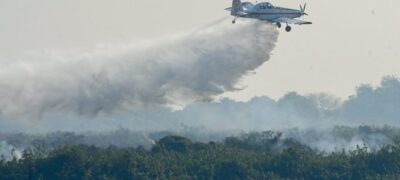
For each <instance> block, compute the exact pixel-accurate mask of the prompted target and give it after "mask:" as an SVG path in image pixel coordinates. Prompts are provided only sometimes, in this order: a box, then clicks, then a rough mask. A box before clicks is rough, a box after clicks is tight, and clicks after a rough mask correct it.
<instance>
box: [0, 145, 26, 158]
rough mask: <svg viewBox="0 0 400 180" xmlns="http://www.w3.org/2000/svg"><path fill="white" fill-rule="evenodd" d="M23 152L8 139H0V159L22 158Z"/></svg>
mask: <svg viewBox="0 0 400 180" xmlns="http://www.w3.org/2000/svg"><path fill="white" fill-rule="evenodd" d="M21 157H22V152H21V151H20V150H18V149H16V148H15V147H14V146H13V145H11V144H8V143H7V142H6V141H0V160H1V159H2V158H4V160H11V159H13V158H16V159H20V158H21Z"/></svg>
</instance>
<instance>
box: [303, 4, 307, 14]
mask: <svg viewBox="0 0 400 180" xmlns="http://www.w3.org/2000/svg"><path fill="white" fill-rule="evenodd" d="M306 7H307V3H304V6H303V12H304V11H306Z"/></svg>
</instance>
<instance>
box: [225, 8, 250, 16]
mask: <svg viewBox="0 0 400 180" xmlns="http://www.w3.org/2000/svg"><path fill="white" fill-rule="evenodd" d="M225 10H226V11H232V7H228V8H225ZM247 14H248V13H247V12H244V11H238V12H237V15H239V16H245V15H247Z"/></svg>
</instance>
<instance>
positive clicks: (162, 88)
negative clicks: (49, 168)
mask: <svg viewBox="0 0 400 180" xmlns="http://www.w3.org/2000/svg"><path fill="white" fill-rule="evenodd" d="M277 35H278V31H277V30H276V29H275V28H274V27H273V26H271V25H268V24H266V23H259V22H255V21H241V22H240V23H238V24H236V25H230V24H228V22H227V21H222V22H220V23H218V24H216V25H213V26H211V27H208V28H205V29H202V30H198V31H196V32H193V33H188V34H185V35H181V36H179V37H175V38H169V39H168V40H165V41H162V42H156V43H154V45H152V46H147V47H145V48H144V47H143V46H141V45H140V44H132V45H127V46H126V47H124V48H121V49H119V50H115V49H114V50H110V49H107V50H104V49H103V50H101V51H94V52H91V53H83V54H79V55H76V54H75V55H74V54H72V55H71V54H69V55H68V54H60V53H54V52H52V53H45V54H41V53H37V52H36V53H31V54H28V55H25V56H24V57H20V58H18V59H13V60H5V59H2V60H1V66H0V111H1V114H2V115H3V116H4V117H7V118H11V119H12V118H16V117H18V118H21V117H22V118H32V117H41V116H42V115H43V113H48V112H52V111H61V112H74V113H78V114H84V115H97V114H98V113H109V112H113V111H115V110H119V109H124V108H129V107H132V106H135V107H143V106H152V105H167V106H184V105H186V104H188V103H191V102H194V101H208V100H212V99H213V98H214V97H215V96H217V95H219V94H221V93H224V92H226V91H234V90H237V87H236V84H237V82H238V81H239V80H240V79H241V77H242V76H244V75H246V74H247V73H249V72H250V71H252V70H254V69H256V68H257V67H259V66H260V65H262V64H263V63H264V62H266V61H267V60H268V59H269V56H270V53H271V51H272V49H273V47H274V45H275V42H276V40H277Z"/></svg>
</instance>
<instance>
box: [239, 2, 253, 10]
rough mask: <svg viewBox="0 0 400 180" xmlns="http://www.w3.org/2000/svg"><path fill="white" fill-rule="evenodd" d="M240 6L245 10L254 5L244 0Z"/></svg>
mask: <svg viewBox="0 0 400 180" xmlns="http://www.w3.org/2000/svg"><path fill="white" fill-rule="evenodd" d="M242 7H243V9H245V10H249V9H252V8H253V7H254V5H253V4H252V3H251V2H244V3H242Z"/></svg>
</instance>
